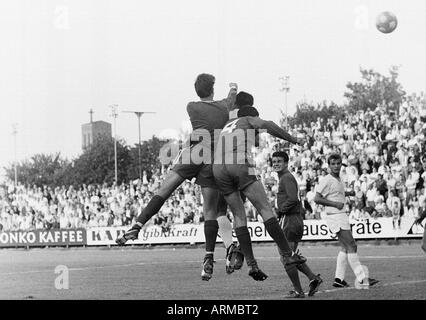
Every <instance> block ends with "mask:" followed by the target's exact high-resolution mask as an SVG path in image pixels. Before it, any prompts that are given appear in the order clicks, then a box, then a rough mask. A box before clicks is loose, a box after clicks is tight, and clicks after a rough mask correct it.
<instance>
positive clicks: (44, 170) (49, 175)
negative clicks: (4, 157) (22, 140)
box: [4, 153, 71, 186]
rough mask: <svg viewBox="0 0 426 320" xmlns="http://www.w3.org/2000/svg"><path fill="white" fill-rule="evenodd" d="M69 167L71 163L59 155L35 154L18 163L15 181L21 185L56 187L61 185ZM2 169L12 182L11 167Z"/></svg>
mask: <svg viewBox="0 0 426 320" xmlns="http://www.w3.org/2000/svg"><path fill="white" fill-rule="evenodd" d="M70 165H71V163H70V162H69V161H68V160H66V159H63V158H62V157H61V155H60V153H56V154H35V155H34V156H32V157H31V158H30V159H27V160H24V161H23V162H22V163H18V165H17V171H18V177H17V180H18V182H19V183H22V184H29V185H34V184H35V185H37V186H42V185H50V186H57V185H60V184H62V179H63V174H64V172H65V171H66V170H67V169H68V168H69V167H70ZM4 169H5V171H6V176H7V177H8V178H9V179H10V180H11V181H13V180H14V177H15V171H14V167H13V165H11V166H10V167H5V168H4Z"/></svg>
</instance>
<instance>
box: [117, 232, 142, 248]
mask: <svg viewBox="0 0 426 320" xmlns="http://www.w3.org/2000/svg"><path fill="white" fill-rule="evenodd" d="M139 231H140V229H138V228H135V227H131V228H130V229H129V230H127V231H126V232H125V233H124V234H123V235H122V236H121V237H118V238H117V239H116V240H115V243H117V244H118V245H119V246H124V245H125V244H126V242H127V241H128V240H136V239H137V238H138V235H139Z"/></svg>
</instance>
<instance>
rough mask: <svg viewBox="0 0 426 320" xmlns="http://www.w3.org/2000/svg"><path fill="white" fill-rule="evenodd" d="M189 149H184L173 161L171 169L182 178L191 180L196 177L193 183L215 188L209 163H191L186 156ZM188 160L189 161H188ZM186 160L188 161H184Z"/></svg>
mask: <svg viewBox="0 0 426 320" xmlns="http://www.w3.org/2000/svg"><path fill="white" fill-rule="evenodd" d="M188 152H191V150H190V149H184V150H182V152H181V153H180V154H179V155H178V157H177V158H176V159H175V161H174V162H173V163H174V164H173V167H172V170H173V171H174V172H176V173H177V174H178V175H180V176H181V177H182V178H184V179H188V180H191V179H193V178H196V180H195V183H196V184H198V185H199V186H200V187H202V188H204V187H208V188H214V189H217V185H216V182H215V180H214V177H213V170H212V165H211V164H204V163H193V162H192V161H191V158H190V157H188ZM188 160H189V162H188ZM184 161H187V162H188V163H185V162H184Z"/></svg>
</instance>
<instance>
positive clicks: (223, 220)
mask: <svg viewBox="0 0 426 320" xmlns="http://www.w3.org/2000/svg"><path fill="white" fill-rule="evenodd" d="M217 223H218V224H219V230H218V232H217V233H218V234H219V236H220V237H221V238H222V240H223V244H224V245H225V248H228V247H229V246H230V245H231V244H233V243H234V241H233V240H232V225H231V221H229V219H228V217H227V216H220V217H217Z"/></svg>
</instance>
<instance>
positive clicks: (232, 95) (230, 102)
mask: <svg viewBox="0 0 426 320" xmlns="http://www.w3.org/2000/svg"><path fill="white" fill-rule="evenodd" d="M237 91H238V85H237V84H236V83H235V82H231V83H230V84H229V93H228V97H227V98H226V100H227V103H226V107H227V108H228V112H229V111H232V110H234V109H236V106H235V99H236V96H237Z"/></svg>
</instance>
